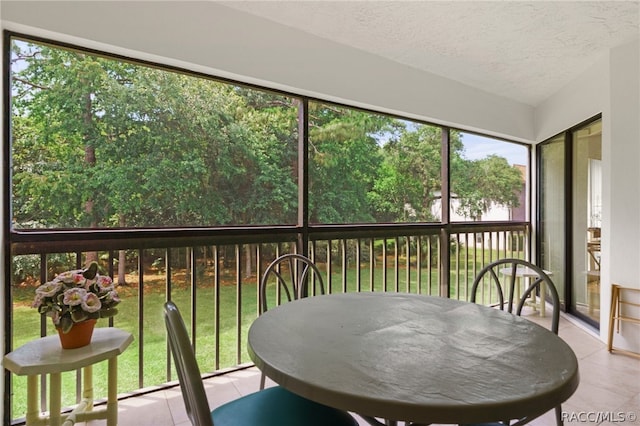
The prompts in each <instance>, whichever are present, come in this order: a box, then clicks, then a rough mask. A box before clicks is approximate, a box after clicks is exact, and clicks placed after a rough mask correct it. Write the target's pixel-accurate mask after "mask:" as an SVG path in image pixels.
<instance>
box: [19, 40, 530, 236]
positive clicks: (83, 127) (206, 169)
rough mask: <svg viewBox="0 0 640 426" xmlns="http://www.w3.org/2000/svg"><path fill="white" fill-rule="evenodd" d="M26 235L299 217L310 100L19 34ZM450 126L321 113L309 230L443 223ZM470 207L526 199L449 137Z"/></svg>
mask: <svg viewBox="0 0 640 426" xmlns="http://www.w3.org/2000/svg"><path fill="white" fill-rule="evenodd" d="M12 49H13V54H12V93H13V98H12V114H13V115H12V164H13V169H12V202H13V205H12V207H13V217H14V226H16V227H26V228H34V227H47V228H78V227H81V228H95V227H148V226H159V227H171V226H218V225H258V224H293V223H295V222H296V221H297V214H298V203H299V201H298V161H299V160H298V151H297V150H298V131H299V130H298V109H299V100H298V99H296V98H293V97H288V96H284V95H280V94H273V93H269V92H266V91H259V90H255V89H249V88H244V87H239V86H236V85H232V84H227V83H221V82H217V81H214V80H211V79H207V78H202V77H196V76H191V75H186V74H181V73H177V72H170V71H165V70H161V69H157V68H151V67H148V66H142V65H138V64H133V63H128V62H123V61H116V60H112V59H108V58H104V57H99V56H95V55H90V54H87V53H83V52H79V51H72V50H66V49H61V48H57V47H51V46H47V45H37V44H32V43H26V42H22V41H16V40H14V42H13V45H12ZM441 144H442V137H441V129H440V128H439V127H435V126H428V125H423V124H418V123H414V122H409V121H403V120H399V119H396V118H392V117H390V116H386V115H382V114H373V113H370V112H366V111H361V110H357V109H354V108H346V107H341V106H335V105H332V104H328V103H319V102H310V104H309V152H308V156H309V165H310V166H309V200H310V206H309V220H310V222H311V223H382V222H416V221H439V220H440V218H439V217H438V215H439V213H437V212H436V211H435V210H434V205H435V203H437V202H439V198H440V191H441V170H442V166H441ZM450 155H451V170H452V173H451V180H452V185H451V186H452V188H455V191H456V194H457V196H458V197H459V199H460V206H459V208H458V211H459V213H461V214H463V215H464V216H466V217H469V218H477V217H478V216H480V215H481V214H482V213H483V212H485V211H487V210H488V209H489V208H490V207H491V204H492V203H497V204H502V205H505V206H508V207H512V206H515V205H517V202H518V192H519V191H520V190H521V189H522V183H523V181H522V177H521V175H520V173H519V171H518V170H517V169H515V168H514V167H511V166H509V164H508V163H507V161H506V160H505V159H504V158H502V157H497V156H491V157H488V158H486V159H483V160H476V161H471V160H467V159H465V158H464V157H463V145H462V143H461V137H460V134H459V133H458V132H455V131H454V132H452V134H451V154H450Z"/></svg>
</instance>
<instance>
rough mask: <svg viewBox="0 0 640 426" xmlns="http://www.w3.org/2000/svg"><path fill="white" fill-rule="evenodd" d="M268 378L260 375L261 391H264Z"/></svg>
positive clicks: (262, 374)
mask: <svg viewBox="0 0 640 426" xmlns="http://www.w3.org/2000/svg"><path fill="white" fill-rule="evenodd" d="M265 380H266V377H265V375H264V373H262V372H261V373H260V390H262V389H264V385H265Z"/></svg>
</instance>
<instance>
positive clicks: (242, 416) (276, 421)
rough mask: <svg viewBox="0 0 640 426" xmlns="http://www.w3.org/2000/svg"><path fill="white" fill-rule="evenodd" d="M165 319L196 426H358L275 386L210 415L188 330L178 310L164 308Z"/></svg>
mask: <svg viewBox="0 0 640 426" xmlns="http://www.w3.org/2000/svg"><path fill="white" fill-rule="evenodd" d="M164 319H165V325H166V327H167V334H168V340H169V346H170V348H171V353H172V354H173V360H174V362H175V365H176V370H177V372H178V379H179V381H180V389H181V390H182V398H183V399H184V404H185V407H186V410H187V415H188V417H189V420H191V423H192V424H193V425H194V426H214V425H215V426H238V425H244V426H300V425H305V426H326V425H335V426H357V422H356V420H355V419H354V418H353V417H351V416H350V415H349V414H348V413H346V412H344V411H341V410H337V409H335V408H331V407H327V406H326V405H322V404H318V403H316V402H313V401H310V400H308V399H306V398H302V397H300V396H298V395H296V394H294V393H291V392H289V391H287V390H286V389H284V388H282V387H280V386H275V387H271V388H269V389H265V390H262V391H258V392H255V393H252V394H250V395H247V396H244V397H242V398H239V399H236V400H234V401H231V402H228V403H226V404H224V405H222V406H220V407H218V408H216V409H215V410H213V411H209V403H208V401H207V395H206V393H205V390H204V385H203V383H202V376H201V375H200V369H199V367H198V363H197V361H196V357H195V354H194V352H193V348H192V346H191V342H190V341H189V336H188V334H187V329H186V327H185V325H184V321H183V320H182V316H181V315H180V311H179V310H178V307H177V306H176V305H175V304H174V303H173V302H166V303H165V305H164Z"/></svg>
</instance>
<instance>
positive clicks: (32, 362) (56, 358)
mask: <svg viewBox="0 0 640 426" xmlns="http://www.w3.org/2000/svg"><path fill="white" fill-rule="evenodd" d="M131 342H133V335H132V334H131V333H129V332H126V331H123V330H120V329H118V328H113V327H99V328H96V329H94V330H93V336H92V338H91V343H90V344H89V345H87V346H83V347H81V348H77V349H62V346H60V338H59V337H58V335H57V334H56V335H52V336H47V337H42V338H40V339H36V340H32V341H31V342H28V343H25V344H24V345H22V346H20V347H19V348H17V349H16V350H14V351H13V352H10V353H8V354H7V355H5V356H4V359H3V364H4V367H5V368H6V369H7V370H9V371H11V372H13V373H14V374H17V375H19V376H29V375H34V374H51V373H61V372H63V371H71V370H76V369H78V368H82V367H86V366H88V365H92V364H95V363H97V362H100V361H104V360H106V359H109V358H113V357H114V356H118V355H120V354H121V353H122V352H124V350H125V349H126V348H127V347H128V346H129V344H130V343H131Z"/></svg>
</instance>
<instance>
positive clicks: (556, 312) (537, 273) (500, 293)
mask: <svg viewBox="0 0 640 426" xmlns="http://www.w3.org/2000/svg"><path fill="white" fill-rule="evenodd" d="M525 271H526V273H525ZM523 275H526V276H528V277H529V280H530V282H529V284H528V286H527V288H526V289H525V290H524V292H523V293H522V295H521V296H520V297H519V298H517V300H516V297H515V294H516V292H517V289H518V288H517V287H516V286H519V285H520V283H519V282H518V281H519V280H520V279H524V276H523ZM543 284H544V285H545V286H546V288H545V290H546V293H547V294H548V295H549V297H550V298H551V303H552V304H553V311H552V313H551V331H552V332H553V333H555V334H558V325H559V323H560V298H559V296H558V291H557V290H556V287H555V285H554V284H553V281H551V278H549V276H548V275H547V274H546V273H545V271H544V270H543V269H542V268H540V267H538V266H536V265H534V264H533V263H531V262H527V261H526V260H522V259H501V260H497V261H495V262H492V263H490V264H489V265H487V266H485V267H484V268H483V269H482V270H481V271H480V272H479V273H478V275H477V276H476V278H475V280H474V281H473V285H472V287H471V294H470V301H471V302H472V303H476V298H477V294H478V292H479V290H484V294H485V295H486V294H487V293H489V294H490V295H491V296H492V297H491V299H492V300H496V298H497V303H489V304H491V305H495V306H496V307H498V308H500V309H501V310H505V305H506V306H507V309H506V310H507V312H509V313H513V308H514V303H517V304H516V310H515V315H518V316H520V315H521V314H522V309H523V307H524V306H525V304H526V303H527V301H528V299H529V297H530V296H531V295H533V294H535V292H536V291H540V286H541V285H543ZM505 292H506V293H507V295H506V296H507V297H506V300H505ZM545 302H546V300H540V303H545ZM541 368H544V366H541ZM555 414H556V423H557V425H562V424H563V421H562V408H561V406H560V405H558V406H557V407H556V408H555ZM531 420H532V419H516V420H513V422H510V421H504V422H495V423H478V424H474V425H465V426H504V425H509V426H519V425H524V424H527V423H528V422H530V421H531Z"/></svg>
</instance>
